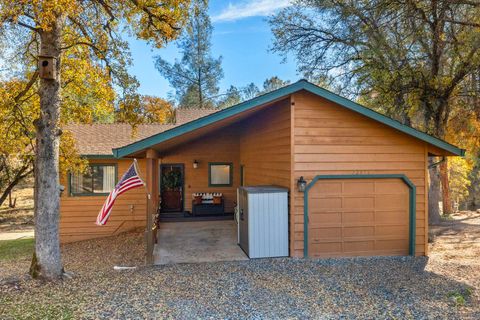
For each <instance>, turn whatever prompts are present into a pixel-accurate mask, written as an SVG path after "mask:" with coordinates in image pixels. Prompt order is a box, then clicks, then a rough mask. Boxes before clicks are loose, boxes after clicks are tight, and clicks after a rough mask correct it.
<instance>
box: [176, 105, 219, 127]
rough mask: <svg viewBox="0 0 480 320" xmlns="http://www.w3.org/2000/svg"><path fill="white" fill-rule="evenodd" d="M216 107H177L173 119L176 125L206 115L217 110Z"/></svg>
mask: <svg viewBox="0 0 480 320" xmlns="http://www.w3.org/2000/svg"><path fill="white" fill-rule="evenodd" d="M217 111H218V109H211V108H210V109H206V108H204V109H192V108H178V109H177V110H175V119H176V123H177V125H180V124H184V123H187V122H190V121H193V120H195V119H198V118H201V117H205V116H208V115H209V114H212V113H214V112H217Z"/></svg>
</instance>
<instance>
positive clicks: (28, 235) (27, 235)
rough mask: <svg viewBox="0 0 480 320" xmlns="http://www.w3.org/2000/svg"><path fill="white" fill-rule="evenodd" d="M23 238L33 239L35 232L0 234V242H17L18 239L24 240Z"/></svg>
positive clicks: (4, 232)
mask: <svg viewBox="0 0 480 320" xmlns="http://www.w3.org/2000/svg"><path fill="white" fill-rule="evenodd" d="M23 238H33V230H24V231H2V232H0V241H2V240H17V239H23Z"/></svg>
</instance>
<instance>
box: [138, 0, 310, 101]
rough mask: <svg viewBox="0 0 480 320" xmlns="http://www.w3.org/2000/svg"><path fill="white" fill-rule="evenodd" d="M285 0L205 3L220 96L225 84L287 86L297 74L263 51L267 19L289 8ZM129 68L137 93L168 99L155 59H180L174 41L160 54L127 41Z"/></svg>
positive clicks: (140, 43)
mask: <svg viewBox="0 0 480 320" xmlns="http://www.w3.org/2000/svg"><path fill="white" fill-rule="evenodd" d="M289 2H290V0H256V1H255V0H240V1H225V0H223V1H222V0H210V8H209V13H210V17H211V20H212V25H213V28H214V30H213V34H212V55H213V56H214V57H218V56H222V58H223V60H222V67H223V72H224V78H223V79H222V80H221V82H220V92H225V91H226V89H228V87H230V85H234V86H236V87H243V86H245V85H247V84H249V83H251V82H253V83H255V84H256V85H257V86H258V87H261V86H262V85H263V81H265V79H267V78H270V77H272V76H278V77H279V78H281V79H283V80H290V81H292V82H294V81H296V80H298V79H299V78H301V77H300V75H298V74H297V72H296V67H295V62H294V60H293V59H292V57H288V60H287V61H286V62H285V63H282V57H280V56H279V55H278V54H276V53H273V52H269V48H271V46H272V43H273V35H272V32H271V30H270V26H269V24H268V22H267V18H268V17H269V16H271V15H272V14H274V13H276V12H278V10H281V9H282V8H285V7H287V6H288V5H289ZM129 42H130V48H131V51H132V58H133V66H132V67H131V68H130V72H131V74H133V75H135V76H136V77H137V79H138V80H139V82H140V88H139V93H140V94H144V95H153V96H159V97H163V98H168V97H169V96H171V95H173V94H174V89H173V88H172V87H171V86H170V85H169V83H168V81H167V80H166V79H165V78H163V77H162V76H161V75H160V73H159V72H158V70H157V69H155V65H154V61H155V56H161V57H162V58H164V59H166V60H168V61H170V62H173V61H174V60H175V59H180V58H181V57H180V54H179V52H178V50H177V47H176V44H175V43H174V42H172V43H170V44H169V45H168V46H167V47H165V48H162V49H155V48H152V47H151V46H149V45H148V44H146V43H145V42H144V41H140V40H134V39H130V40H129Z"/></svg>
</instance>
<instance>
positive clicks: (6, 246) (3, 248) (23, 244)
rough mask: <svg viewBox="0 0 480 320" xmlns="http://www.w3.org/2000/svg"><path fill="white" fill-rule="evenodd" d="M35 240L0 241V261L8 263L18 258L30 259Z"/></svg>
mask: <svg viewBox="0 0 480 320" xmlns="http://www.w3.org/2000/svg"><path fill="white" fill-rule="evenodd" d="M34 244H35V240H34V239H33V238H28V239H16V240H2V241H0V261H9V260H14V259H18V258H25V257H30V256H31V255H32V253H33V246H34Z"/></svg>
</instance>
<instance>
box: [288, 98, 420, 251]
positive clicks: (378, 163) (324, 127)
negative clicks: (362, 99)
mask: <svg viewBox="0 0 480 320" xmlns="http://www.w3.org/2000/svg"><path fill="white" fill-rule="evenodd" d="M293 98H294V101H295V107H294V109H293V110H294V114H293V117H292V119H294V124H295V126H294V129H293V132H294V133H293V135H294V137H293V140H294V148H293V157H294V161H295V163H294V164H293V177H292V179H293V180H294V181H296V180H297V179H298V178H299V177H300V176H304V177H305V179H306V180H307V181H311V180H312V179H313V177H314V176H316V175H321V174H405V175H406V176H407V177H408V178H409V179H410V180H412V182H413V183H414V184H415V185H416V187H417V197H416V206H417V212H416V217H417V218H416V226H417V227H416V254H417V255H423V254H425V253H426V249H425V247H426V228H427V223H426V211H425V210H426V196H425V192H426V188H425V182H426V162H425V150H426V146H425V143H423V142H420V141H419V140H417V139H415V138H413V137H410V136H407V135H406V134H403V133H400V132H398V131H396V130H394V129H392V128H389V127H387V126H385V125H383V124H381V123H378V122H376V121H374V120H371V119H368V118H366V117H364V116H362V115H360V114H357V113H354V112H352V111H350V110H348V109H345V108H343V107H341V106H338V105H336V104H334V103H332V102H329V101H327V100H325V99H322V98H320V97H318V96H315V95H313V94H310V93H307V92H299V93H296V94H294V95H293ZM291 205H292V206H293V209H292V211H291V212H292V214H293V215H294V217H293V218H292V220H293V221H294V226H293V233H292V235H293V239H292V241H291V242H292V243H293V250H291V251H292V255H293V256H299V257H300V256H303V194H302V193H299V192H295V198H294V200H293V204H291Z"/></svg>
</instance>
